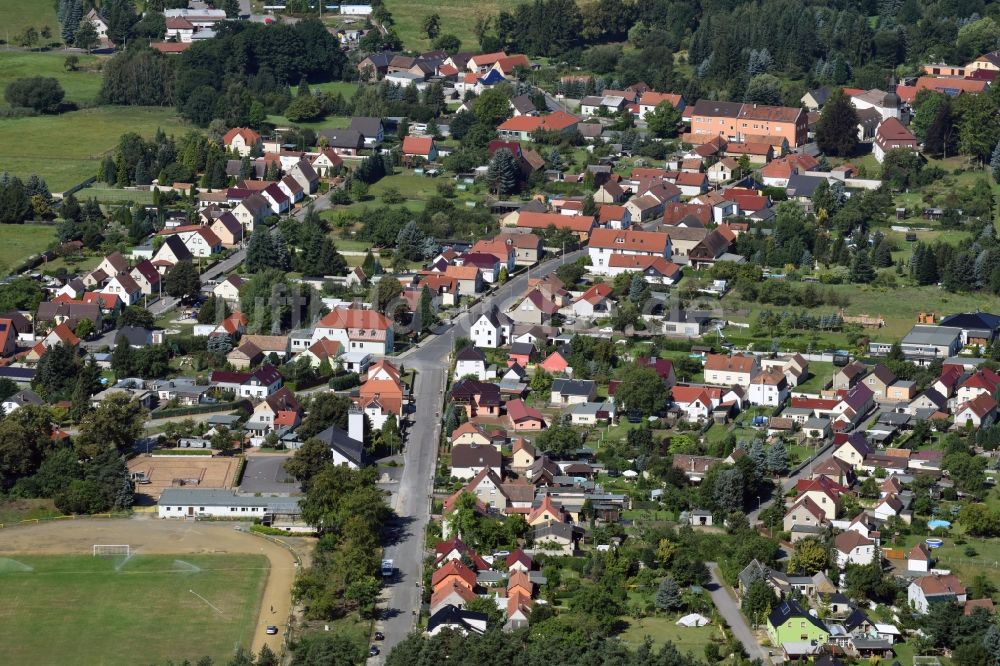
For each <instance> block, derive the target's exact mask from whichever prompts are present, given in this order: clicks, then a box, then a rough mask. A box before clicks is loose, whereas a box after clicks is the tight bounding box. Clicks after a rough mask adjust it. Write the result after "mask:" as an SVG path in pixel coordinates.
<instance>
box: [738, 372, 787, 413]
mask: <svg viewBox="0 0 1000 666" xmlns="http://www.w3.org/2000/svg"><path fill="white" fill-rule="evenodd" d="M789 393H790V391H789V389H788V381H787V380H786V379H785V375H784V374H782V373H781V372H780V371H770V370H765V371H762V372H758V373H757V374H756V375H754V376H753V377H752V378H751V379H750V390H749V393H748V396H747V397H748V399H749V401H750V404H751V405H765V406H767V407H777V406H778V405H781V404H784V402H785V400H787V399H788V396H789Z"/></svg>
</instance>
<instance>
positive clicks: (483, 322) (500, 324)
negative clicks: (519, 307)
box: [469, 308, 514, 349]
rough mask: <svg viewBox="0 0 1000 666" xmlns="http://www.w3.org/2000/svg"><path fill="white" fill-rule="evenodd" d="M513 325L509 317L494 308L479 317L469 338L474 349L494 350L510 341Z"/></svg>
mask: <svg viewBox="0 0 1000 666" xmlns="http://www.w3.org/2000/svg"><path fill="white" fill-rule="evenodd" d="M513 324H514V322H513V321H512V320H511V318H510V317H508V316H507V315H505V314H503V313H502V312H499V311H498V310H497V309H496V308H494V309H492V310H490V311H489V312H486V313H483V314H481V315H480V316H479V319H477V320H476V322H475V323H474V324H473V325H472V330H471V331H470V333H469V336H470V337H471V338H472V342H473V344H474V345H475V346H476V347H483V348H487V349H496V348H497V347H503V346H504V345H505V344H507V342H508V341H509V340H510V335H511V330H512V329H513Z"/></svg>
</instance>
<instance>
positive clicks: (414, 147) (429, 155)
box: [403, 136, 438, 162]
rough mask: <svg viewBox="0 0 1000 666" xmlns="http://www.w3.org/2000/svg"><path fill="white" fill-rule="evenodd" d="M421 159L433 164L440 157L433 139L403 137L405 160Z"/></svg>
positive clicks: (427, 137)
mask: <svg viewBox="0 0 1000 666" xmlns="http://www.w3.org/2000/svg"><path fill="white" fill-rule="evenodd" d="M414 157H419V158H421V159H423V160H426V161H428V162H433V161H434V160H436V159H437V157H438V149H437V144H435V143H434V139H433V137H429V136H426V137H423V136H406V137H403V158H404V159H406V158H414Z"/></svg>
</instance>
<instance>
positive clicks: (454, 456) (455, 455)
mask: <svg viewBox="0 0 1000 666" xmlns="http://www.w3.org/2000/svg"><path fill="white" fill-rule="evenodd" d="M502 461H503V458H502V456H501V455H500V451H498V450H497V449H496V448H494V447H492V446H490V445H488V444H487V445H485V446H483V445H480V444H456V445H455V446H453V447H452V449H451V475H452V476H453V477H455V478H456V479H460V480H462V481H467V480H469V479H472V478H474V477H475V476H476V475H477V474H479V473H480V472H481V471H483V470H484V469H490V470H492V471H493V473H494V474H497V475H499V474H500V473H501V465H502Z"/></svg>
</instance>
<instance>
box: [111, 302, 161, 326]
mask: <svg viewBox="0 0 1000 666" xmlns="http://www.w3.org/2000/svg"><path fill="white" fill-rule="evenodd" d="M155 324H156V322H155V320H154V319H153V313H152V312H150V311H149V310H147V309H146V308H144V307H142V306H139V305H130V306H128V307H127V308H125V309H124V310H122V313H121V315H119V317H118V328H123V327H125V326H134V327H136V328H153V326H155Z"/></svg>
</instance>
